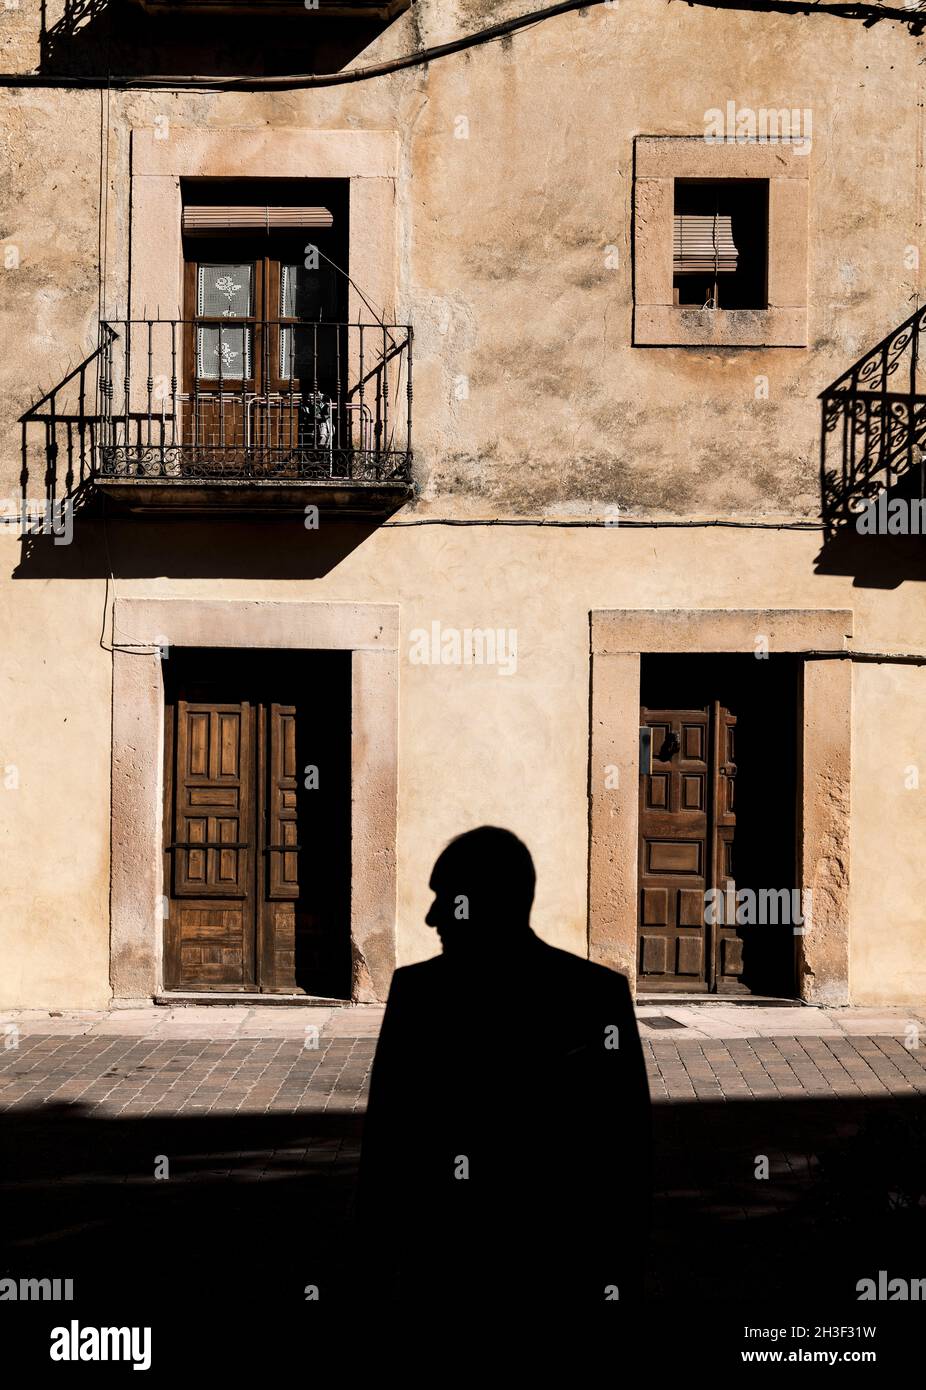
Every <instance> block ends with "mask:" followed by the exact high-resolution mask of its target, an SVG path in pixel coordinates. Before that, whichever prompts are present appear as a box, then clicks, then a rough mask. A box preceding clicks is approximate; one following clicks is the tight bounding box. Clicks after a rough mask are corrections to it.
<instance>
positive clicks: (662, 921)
mask: <svg viewBox="0 0 926 1390" xmlns="http://www.w3.org/2000/svg"><path fill="white" fill-rule="evenodd" d="M640 723H641V726H642V727H644V728H649V729H650V730H651V731H652V768H651V770H650V771H649V772H645V771H644V773H643V775H642V776H641V778H640V850H639V923H638V948H639V949H638V960H637V977H638V983H639V987H640V988H641V989H642V990H653V989H656V990H666V991H676V992H687V993H707V992H711V991H718V992H740V990H741V989H742V985H741V984H740V975H741V973H742V968H743V962H742V943H741V941H740V938H739V936H738V934H737V932H736V927H735V923H734V924H732V925H726V924H724V923H722V922H720V921H717V922H710V921H707V920H706V914H705V905H706V894H707V892H708V890H709V889H711V888H715V887H720V888H723V887H724V886H725V885H726V883H727V882H730V883H731V884H732V882H733V842H734V835H735V830H736V811H735V807H734V801H733V786H734V778H735V776H736V766H735V763H734V761H733V753H734V747H733V739H734V731H735V726H736V716H735V715H733V714H731V713H730V711H729V710H727V709H725V708H723V707H722V706H721V705H720V704H719V702H716V701H715V702H713V703H712V704H711V705H708V706H705V707H703V708H700V709H652V708H646V707H644V708H642V709H641V711H640ZM718 915H719V914H718Z"/></svg>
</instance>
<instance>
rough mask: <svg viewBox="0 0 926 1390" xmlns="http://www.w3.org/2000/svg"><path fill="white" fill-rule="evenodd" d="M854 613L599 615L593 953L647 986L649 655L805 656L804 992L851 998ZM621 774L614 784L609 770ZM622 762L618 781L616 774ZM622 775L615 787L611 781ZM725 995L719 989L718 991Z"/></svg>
mask: <svg viewBox="0 0 926 1390" xmlns="http://www.w3.org/2000/svg"><path fill="white" fill-rule="evenodd" d="M852 631H853V614H852V610H851V609H840V608H832V609H787V608H785V609H729V610H728V609H658V608H657V609H600V610H595V611H592V612H591V613H590V640H591V729H590V738H589V870H588V954H589V958H590V959H591V960H594V961H597V962H599V963H600V964H603V965H607V966H609V967H610V968H611V969H613V970H619V971H620V972H621V973H622V974H624V975H626V976H627V978H628V980H629V982H630V987H631V990H633V991H634V992H636V964H637V897H638V838H639V769H640V764H639V733H638V731H639V724H640V658H641V656H643V655H646V654H650V653H667V654H679V655H682V654H685V653H710V652H744V653H749V654H751V655H755V652H756V638H757V637H758V636H759V635H762V636H764V637H767V638H768V650H769V652H770V654H772V655H774V654H776V653H793V654H796V655H798V656H801V655H803V662H802V665H803V672H802V681H801V704H800V710H799V717H798V734H797V738H798V752H799V759H800V765H799V768H798V792H797V801H798V805H797V811H798V853H797V871H798V877H799V878H800V883H798V884H796V885H795V887H799V888H812V889H813V919H812V923H811V927H810V929H809V931H808V932H807V934H806V935H805V936H800V937H797V938H796V941H797V960H796V980H797V989H798V994H799V997H800V998H801V999H803V1000H804V1001H806V1002H808V1003H813V1004H820V1005H827V1006H835V1005H841V1004H847V1003H848V1002H849V921H850V918H849V890H850V876H849V868H850V864H849V848H850V819H849V808H850V793H851V770H852V766H851V765H852V757H851V754H852V661H851V659H848V658H842V659H840V658H839V657H838V656H837V657H823V656H820V655H819V653H821V652H842V651H846V652H848V651H849V650H850V648H849V645H848V644H849V640H850V639H851V637H852ZM605 769H609V770H610V775H609V777H608V781H607V783H606V782H605V776H604V770H605ZM614 769H616V770H617V777H616V778H615V777H614V775H613V770H614ZM615 781H616V784H617V785H616V786H612V784H613V783H614V782H615ZM718 997H719V996H718Z"/></svg>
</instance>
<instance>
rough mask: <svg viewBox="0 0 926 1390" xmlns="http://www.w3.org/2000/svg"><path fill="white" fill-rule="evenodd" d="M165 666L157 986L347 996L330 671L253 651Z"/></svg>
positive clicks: (339, 678) (339, 729)
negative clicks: (163, 905) (161, 943)
mask: <svg viewBox="0 0 926 1390" xmlns="http://www.w3.org/2000/svg"><path fill="white" fill-rule="evenodd" d="M317 655H318V656H319V657H322V656H332V655H333V656H340V655H341V654H340V653H337V654H328V653H324V654H322V653H319V654H317ZM255 657H256V662H255ZM170 660H171V661H173V662H174V664H175V665H177V664H179V666H180V667H181V671H180V672H179V673H177V672H171V676H172V677H173V679H171V680H169V681H168V682H166V694H167V699H166V705H165V775H164V856H165V867H164V873H165V886H166V888H168V889H169V893H168V898H167V921H166V924H165V927H166V930H165V986H166V988H167V989H169V990H170V989H173V990H184V991H186V990H192V991H199V990H203V991H210V990H219V991H231V992H251V991H254V992H264V993H283V994H304V993H311V994H320V995H329V996H330V995H333V996H334V997H338V998H342V997H346V996H347V994H348V993H349V862H347V863H345V855H349V833H350V831H349V814H350V812H349V801H350V795H349V776H350V774H349V748H345V746H344V743H345V726H344V719H343V717H342V718H341V720H340V722H339V721H338V719H337V714H336V710H337V705H338V696H340V699H341V700H343V699H344V698H345V697H346V699H347V700H348V707H347V740H348V743H349V687H348V688H347V689H345V688H344V687H345V682H344V679H343V677H344V671H343V669H342V666H340V665H338V666H335V667H333V668H332V666H331V663H328V664H326V663H324V662H321V663H318V662H316V663H315V664H314V666H313V664H312V663H311V662H309V663H304V662H300V660H299V658H298V654H292V655H291V656H290V655H289V654H281V655H280V656H279V657H275V655H274V654H273V653H263V654H261V653H257V654H255V653H253V652H252V653H245V652H242V653H236V654H234V656H230V654H229V653H227V652H222V651H214V652H205V653H195V654H194V653H189V652H186V653H184V652H174V653H172V655H171V658H170ZM248 663H254V665H255V666H256V669H252V670H250V671H248V670H247V669H245V670H244V671H243V670H242V667H243V666H244V667H247V666H248ZM332 686H334V687H335V688H334V689H332ZM313 797H314V800H313ZM345 813H346V814H345ZM345 869H346V873H345Z"/></svg>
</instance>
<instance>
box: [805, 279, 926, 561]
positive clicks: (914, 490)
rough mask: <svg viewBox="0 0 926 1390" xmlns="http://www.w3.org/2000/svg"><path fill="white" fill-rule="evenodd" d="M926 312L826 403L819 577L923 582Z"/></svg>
mask: <svg viewBox="0 0 926 1390" xmlns="http://www.w3.org/2000/svg"><path fill="white" fill-rule="evenodd" d="M924 332H926V307H924V308H920V309H918V310H917V311H916V312H915V313H913V314H911V315H910V317H909V318H907V319H905V320H904V322H903V323H901V324H900V325H898V327H897V328H895V329H894V330H893V331H892V332H891V333H889V334H888V335H887V337H885V338H883V339H882V341H881V342H880V343H878V344H877V346H876V347H874V348H872V349H871V351H870V352H867V353H866V354H865V355H864V356H863V357H861V358H859V360H858V361H857V362H855V363H854V364H853V365H852V366H851V367H850V368H849V370H848V371H846V372H844V373H843V375H842V376H841V377H839V378H838V379H837V380H836V381H834V382H833V383H832V385H830V386H828V387H827V388H826V389H825V390H824V391H822V392H821V393H820V397H819V399H820V402H821V429H820V496H821V516H822V519H823V523H824V528H825V529H824V542H823V546H822V547H821V549H820V552H819V554H818V555H817V557H816V561H815V570H816V573H818V574H837V575H851V576H852V577H853V580H854V584H855V586H857V587H860V588H872V589H894V588H896V587H897V586H898V585H900V584H902V583H903V582H904V581H905V580H923V579H924V578H926V547H924V544H923V537H924V535H926V382H924V381H923V376H922V366H921V361H922V350H923V334H924Z"/></svg>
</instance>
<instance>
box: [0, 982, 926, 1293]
mask: <svg viewBox="0 0 926 1390" xmlns="http://www.w3.org/2000/svg"><path fill="white" fill-rule="evenodd" d="M723 1009H725V1011H726V1013H727V1014H729V1013H730V1006H719V1007H718V1009H717V1012H714V1008H713V1006H691V1007H686V1006H682V1005H678V1006H675V1005H673V1006H671V1007H667V1008H665V1009H663V1008H653V1007H651V1006H643V1007H641V1009H640V1011H639V1013H640V1025H641V1034H642V1035H643V1041H644V1048H645V1053H646V1059H647V1069H648V1073H649V1078H650V1087H651V1093H652V1097H653V1101H654V1131H655V1141H656V1182H655V1187H656V1200H655V1204H654V1223H653V1245H652V1260H651V1266H652V1272H651V1282H650V1292H651V1296H652V1297H653V1298H656V1299H658V1298H665V1297H671V1298H692V1297H694V1298H696V1299H697V1298H737V1297H742V1296H744V1291H745V1290H748V1292H749V1295H750V1296H751V1297H755V1296H757V1295H761V1296H768V1297H771V1296H773V1295H775V1294H781V1293H782V1292H783V1291H791V1290H793V1288H794V1286H795V1281H797V1282H798V1283H799V1284H804V1283H806V1284H807V1285H808V1287H810V1288H813V1287H818V1288H819V1287H820V1286H821V1285H822V1286H824V1287H831V1288H836V1287H837V1286H838V1289H839V1290H840V1291H842V1290H841V1284H840V1283H839V1281H840V1280H842V1281H843V1282H846V1283H847V1287H848V1282H847V1281H853V1280H854V1279H857V1278H860V1277H862V1276H864V1275H866V1274H867V1273H868V1265H869V1264H870V1263H871V1262H872V1261H874V1262H875V1263H874V1264H873V1266H872V1267H873V1268H874V1269H875V1270H877V1269H878V1268H885V1267H892V1266H890V1265H886V1264H885V1261H886V1260H888V1259H889V1258H890V1259H893V1260H894V1261H895V1262H898V1261H899V1262H900V1263H901V1264H902V1262H903V1260H904V1259H906V1261H907V1263H908V1264H910V1269H909V1270H908V1273H914V1274H915V1273H917V1272H920V1273H922V1272H923V1271H919V1270H918V1266H917V1268H914V1265H916V1261H917V1259H919V1258H920V1256H919V1253H918V1252H920V1251H921V1249H922V1248H923V1236H924V1231H923V1217H924V1212H926V1195H923V1193H922V1185H923V1184H922V1152H923V1144H924V1141H926V1133H924V1124H923V1109H924V1107H923V1100H922V1096H923V1092H924V1091H926V1024H924V1023H923V1020H922V1018H917V1017H915V1016H914V1017H911V1015H910V1014H909V1012H905V1011H903V1010H892V1011H880V1012H878V1013H877V1014H874V1013H873V1012H871V1011H868V1012H867V1013H866V1014H864V1015H862V1014H861V1013H860V1012H855V1011H849V1010H832V1011H819V1010H812V1009H787V1010H775V1009H758V1008H751V1007H750V1008H742V1009H740V1010H739V1011H738V1012H736V1013H735V1017H734V1018H733V1019H732V1020H730V1021H726V1020H725V1016H724V1014H723V1013H722V1012H721V1010H723ZM784 1014H788V1015H790V1018H789V1019H788V1020H787V1024H788V1025H790V1028H791V1030H792V1031H791V1032H786V1031H782V1029H783V1027H784V1026H785V1024H786V1020H785V1019H784V1018H783V1017H782V1015H784ZM712 1015H713V1016H712ZM381 1016H382V1011H381V1010H380V1009H326V1010H316V1009H292V1010H288V1009H273V1008H260V1009H258V1008H238V1009H235V1008H229V1009H222V1008H183V1009H152V1010H138V1011H121V1012H113V1013H111V1014H109V1015H81V1016H70V1017H65V1016H60V1017H50V1016H48V1015H37V1014H25V1013H19V1014H18V1015H15V1016H14V1015H12V1014H10V1013H9V1012H7V1013H6V1014H5V1015H2V1016H0V1024H2V1025H3V1026H4V1027H5V1028H6V1029H7V1033H6V1042H7V1043H8V1044H14V1045H10V1046H7V1047H6V1048H5V1049H3V1050H0V1123H2V1124H3V1125H4V1127H5V1130H6V1133H5V1135H4V1136H3V1139H4V1141H5V1142H4V1143H3V1148H2V1157H0V1197H2V1199H3V1208H4V1212H5V1229H4V1237H3V1240H4V1249H3V1267H4V1269H5V1270H7V1271H9V1270H13V1271H15V1272H17V1273H19V1274H20V1275H24V1274H27V1273H30V1272H38V1273H41V1272H43V1271H44V1272H45V1273H49V1272H51V1271H52V1270H53V1269H55V1268H57V1269H60V1270H61V1271H62V1273H64V1274H66V1275H67V1274H73V1273H74V1271H75V1270H77V1271H79V1272H81V1273H82V1277H83V1279H84V1280H85V1282H87V1283H90V1284H93V1282H94V1281H97V1282H99V1281H105V1279H106V1278H107V1277H111V1271H112V1269H113V1267H114V1265H113V1261H114V1260H116V1261H118V1259H120V1258H121V1259H122V1260H123V1261H124V1265H125V1268H126V1269H128V1270H130V1271H133V1273H132V1274H131V1277H132V1278H135V1279H142V1278H149V1279H151V1280H156V1279H163V1278H166V1277H167V1275H166V1273H165V1269H164V1268H163V1267H161V1266H159V1264H158V1260H157V1259H155V1260H154V1261H153V1262H152V1259H151V1251H152V1250H158V1249H160V1248H163V1247H164V1244H165V1241H166V1242H167V1243H168V1245H169V1246H170V1247H171V1248H172V1249H176V1248H178V1246H181V1245H182V1246H183V1248H184V1252H185V1253H184V1266H189V1268H188V1270H187V1273H188V1275H189V1277H190V1278H191V1279H196V1278H209V1277H211V1275H210V1273H209V1271H210V1270H214V1269H215V1268H216V1267H219V1266H221V1264H222V1263H223V1262H224V1261H230V1262H231V1263H232V1265H234V1266H235V1267H239V1266H240V1265H241V1262H242V1260H245V1261H246V1262H247V1261H253V1260H255V1259H256V1260H258V1262H259V1264H260V1267H261V1268H262V1269H264V1270H265V1271H269V1272H270V1273H269V1274H268V1277H272V1278H273V1279H274V1280H276V1281H277V1283H278V1284H279V1287H280V1289H281V1295H280V1296H281V1297H283V1298H284V1301H285V1298H286V1297H289V1296H290V1295H291V1296H292V1297H293V1298H296V1297H298V1296H299V1294H300V1291H301V1289H302V1288H303V1287H304V1286H305V1285H306V1284H307V1283H309V1282H321V1283H322V1284H324V1283H325V1281H326V1279H327V1280H328V1282H329V1284H331V1283H332V1281H333V1283H334V1284H335V1285H337V1284H338V1281H339V1280H341V1281H342V1282H343V1280H345V1279H346V1277H347V1274H348V1272H349V1268H350V1264H351V1260H350V1255H349V1253H348V1252H349V1248H350V1242H351V1236H350V1220H351V1194H352V1190H353V1183H354V1179H355V1175H356V1166H357V1160H358V1156H359V1151H360V1138H361V1130H362V1115H363V1110H364V1106H365V1097H366V1089H367V1084H368V1077H369V1070H370V1066H371V1063H372V1059H373V1053H374V1049H375V1040H376V1032H377V1030H378V1027H379V1023H380V1021H381ZM666 1023H668V1024H669V1025H670V1026H668V1027H666V1026H665V1024H666ZM679 1023H682V1024H684V1026H683V1027H678V1026H672V1025H678V1024H679ZM489 1026H491V1023H490V1022H489ZM13 1028H15V1029H16V1030H18V1032H16V1033H14V1032H12V1031H10V1030H11V1029H13ZM800 1029H802V1030H803V1032H798V1030H800ZM858 1029H864V1030H866V1031H857V1030H858ZM916 1029H919V1033H917V1032H916ZM306 1030H308V1032H307V1031H306ZM316 1030H317V1031H316ZM868 1030H870V1031H868ZM719 1032H728V1033H731V1036H727V1037H722V1036H711V1035H710V1034H711V1033H714V1034H716V1033H719ZM750 1034H751V1035H750ZM919 1038H922V1039H923V1040H924V1041H923V1042H922V1044H921V1045H914V1044H916V1043H917V1042H918V1039H919ZM165 1157H166V1158H167V1159H168V1161H169V1168H170V1182H169V1183H165V1182H160V1181H157V1180H155V1177H154V1172H155V1165H156V1163H157V1161H158V1160H159V1159H163V1158H165ZM762 1163H764V1165H765V1169H766V1171H765V1173H764V1175H763V1176H759V1170H760V1168H761V1165H762ZM612 1195H613V1197H614V1200H616V1201H625V1200H626V1199H627V1197H626V1194H612ZM191 1232H195V1235H196V1239H195V1242H194V1243H193V1246H192V1247H190V1248H188V1246H187V1243H186V1242H188V1240H189V1235H190V1233H191ZM242 1233H245V1234H244V1235H243V1234H242ZM103 1251H105V1252H106V1255H105V1264H104V1260H103V1256H102V1254H101V1252H103ZM140 1252H145V1253H144V1265H145V1270H144V1273H142V1272H139V1271H138V1270H137V1269H136V1266H137V1265H138V1262H139V1260H140V1258H141V1255H140ZM908 1252H909V1253H908ZM165 1259H166V1255H165ZM133 1261H134V1263H133ZM911 1261H912V1263H911ZM174 1263H176V1262H174ZM149 1266H150V1267H149ZM897 1267H898V1268H899V1267H900V1265H899V1264H898V1265H897ZM901 1272H903V1270H902V1269H901ZM171 1277H172V1278H174V1279H176V1270H173V1273H172V1274H171ZM827 1281H829V1283H828V1284H827ZM853 1287H854V1283H853Z"/></svg>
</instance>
